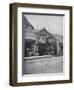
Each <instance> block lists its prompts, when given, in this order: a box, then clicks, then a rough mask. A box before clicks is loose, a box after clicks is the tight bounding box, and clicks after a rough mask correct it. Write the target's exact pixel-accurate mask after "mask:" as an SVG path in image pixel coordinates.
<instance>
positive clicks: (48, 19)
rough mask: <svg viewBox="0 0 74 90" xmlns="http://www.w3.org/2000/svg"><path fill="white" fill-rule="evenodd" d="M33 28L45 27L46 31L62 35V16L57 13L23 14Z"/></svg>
mask: <svg viewBox="0 0 74 90" xmlns="http://www.w3.org/2000/svg"><path fill="white" fill-rule="evenodd" d="M24 16H26V18H27V19H28V21H29V22H30V23H31V24H32V25H33V26H34V28H35V29H39V30H40V29H42V28H43V27H45V28H46V29H47V31H48V32H50V33H54V34H57V35H63V16H59V15H24Z"/></svg>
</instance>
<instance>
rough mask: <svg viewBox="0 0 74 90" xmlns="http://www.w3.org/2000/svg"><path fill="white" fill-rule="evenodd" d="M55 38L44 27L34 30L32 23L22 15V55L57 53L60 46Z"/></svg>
mask: <svg viewBox="0 0 74 90" xmlns="http://www.w3.org/2000/svg"><path fill="white" fill-rule="evenodd" d="M57 41H58V40H57V39H56V38H55V36H54V35H52V34H51V33H49V32H48V31H47V29H46V28H45V27H43V28H42V29H41V30H35V28H34V27H33V25H32V24H31V23H30V22H29V21H28V20H27V18H26V17H24V56H26V57H30V56H42V55H57V54H58V53H59V51H58V50H59V49H58V48H60V46H61V47H63V46H62V44H60V46H59V43H58V44H57Z"/></svg>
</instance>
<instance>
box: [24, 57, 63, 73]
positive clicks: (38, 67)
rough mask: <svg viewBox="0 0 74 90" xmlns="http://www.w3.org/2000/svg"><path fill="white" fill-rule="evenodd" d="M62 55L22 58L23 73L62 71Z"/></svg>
mask: <svg viewBox="0 0 74 90" xmlns="http://www.w3.org/2000/svg"><path fill="white" fill-rule="evenodd" d="M62 72H63V56H60V57H51V58H42V59H33V60H24V74H41V73H62Z"/></svg>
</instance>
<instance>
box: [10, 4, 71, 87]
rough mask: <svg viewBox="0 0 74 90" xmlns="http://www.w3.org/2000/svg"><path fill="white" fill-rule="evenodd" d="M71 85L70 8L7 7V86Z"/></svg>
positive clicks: (46, 6)
mask: <svg viewBox="0 0 74 90" xmlns="http://www.w3.org/2000/svg"><path fill="white" fill-rule="evenodd" d="M60 83H72V7H71V6H59V5H42V4H27V3H13V4H10V85H12V86H27V85H42V84H60Z"/></svg>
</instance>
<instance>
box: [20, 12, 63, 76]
mask: <svg viewBox="0 0 74 90" xmlns="http://www.w3.org/2000/svg"><path fill="white" fill-rule="evenodd" d="M63 16H64V15H56V14H46V15H45V14H26V13H22V51H23V55H22V60H23V63H22V74H23V75H24V74H43V73H44V74H45V73H50V74H51V73H63V69H64V68H63V64H64V62H63Z"/></svg>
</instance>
